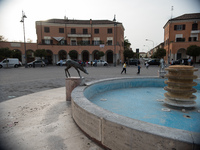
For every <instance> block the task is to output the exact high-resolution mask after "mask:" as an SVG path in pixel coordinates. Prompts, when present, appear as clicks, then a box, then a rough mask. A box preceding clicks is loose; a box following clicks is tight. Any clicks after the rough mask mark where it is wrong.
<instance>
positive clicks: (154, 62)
mask: <svg viewBox="0 0 200 150" xmlns="http://www.w3.org/2000/svg"><path fill="white" fill-rule="evenodd" d="M146 63H148V64H149V65H158V66H159V65H160V60H159V59H151V60H148V61H147V62H145V65H146Z"/></svg>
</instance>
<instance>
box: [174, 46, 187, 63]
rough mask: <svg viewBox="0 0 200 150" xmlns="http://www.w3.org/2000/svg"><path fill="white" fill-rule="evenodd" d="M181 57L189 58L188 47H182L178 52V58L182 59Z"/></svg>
mask: <svg viewBox="0 0 200 150" xmlns="http://www.w3.org/2000/svg"><path fill="white" fill-rule="evenodd" d="M181 58H187V55H186V49H184V48H180V49H179V50H178V51H177V54H176V60H178V59H181Z"/></svg>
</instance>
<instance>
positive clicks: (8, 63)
mask: <svg viewBox="0 0 200 150" xmlns="http://www.w3.org/2000/svg"><path fill="white" fill-rule="evenodd" d="M19 65H20V61H19V59H18V58H7V60H6V59H4V60H3V61H2V62H0V68H2V67H7V66H8V67H15V68H17V67H18V66H19Z"/></svg>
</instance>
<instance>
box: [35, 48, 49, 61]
mask: <svg viewBox="0 0 200 150" xmlns="http://www.w3.org/2000/svg"><path fill="white" fill-rule="evenodd" d="M34 55H35V56H36V57H40V58H41V59H42V57H45V56H47V52H46V50H45V49H37V50H36V51H35V52H34Z"/></svg>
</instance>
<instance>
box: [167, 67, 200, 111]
mask: <svg viewBox="0 0 200 150" xmlns="http://www.w3.org/2000/svg"><path fill="white" fill-rule="evenodd" d="M165 70H168V74H167V75H165V77H167V78H168V80H167V81H165V83H166V84H167V85H168V86H166V87H164V89H165V90H166V91H168V92H167V93H165V94H164V95H165V97H166V98H165V103H166V104H168V105H171V106H176V107H184V108H189V107H194V106H195V104H196V102H195V101H194V100H195V99H196V96H195V95H193V94H192V93H195V92H196V91H197V90H196V89H194V88H192V87H193V86H196V85H197V83H196V82H193V79H196V78H197V76H196V75H193V73H194V71H197V70H198V69H196V68H194V67H193V66H185V65H173V66H170V67H168V68H166V69H165Z"/></svg>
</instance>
